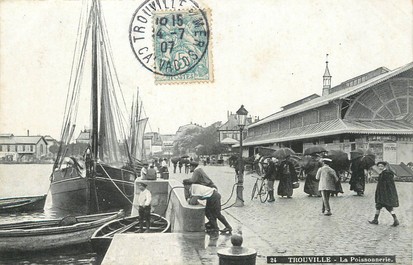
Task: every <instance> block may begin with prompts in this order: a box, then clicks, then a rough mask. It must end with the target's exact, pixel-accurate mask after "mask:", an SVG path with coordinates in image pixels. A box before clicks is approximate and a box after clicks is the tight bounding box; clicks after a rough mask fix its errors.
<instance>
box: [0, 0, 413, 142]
mask: <svg viewBox="0 0 413 265" xmlns="http://www.w3.org/2000/svg"><path fill="white" fill-rule="evenodd" d="M101 2H102V4H101V5H102V9H103V13H104V16H105V19H106V24H107V27H108V33H109V37H110V41H111V46H112V52H113V56H114V60H115V66H116V70H117V73H118V78H119V81H120V84H121V86H122V90H123V92H124V96H125V101H126V103H127V105H130V104H131V102H132V98H133V94H134V93H136V88H137V87H139V89H140V96H141V98H142V100H143V104H144V109H145V113H146V115H147V117H149V127H148V128H147V131H158V130H159V131H160V132H161V133H175V132H176V130H177V129H178V127H179V126H180V125H185V124H188V123H190V122H193V123H197V124H200V125H203V126H204V125H209V124H212V123H213V122H216V121H223V122H225V121H226V118H227V111H231V112H235V111H236V110H237V109H238V108H239V107H240V106H241V104H243V105H244V106H245V108H246V109H247V110H248V111H249V113H250V114H251V115H252V116H259V117H260V118H264V117H266V116H268V115H270V114H272V113H274V112H276V111H279V110H280V108H281V107H282V106H284V105H287V104H288V103H291V102H293V101H295V100H298V99H300V98H303V97H306V96H308V95H311V94H313V93H317V94H321V92H322V75H323V73H324V69H325V56H326V54H327V53H328V54H329V68H330V73H331V75H332V85H333V86H334V85H338V84H340V83H341V82H343V81H345V80H347V79H350V78H352V77H355V76H357V75H360V74H363V73H365V72H368V71H371V70H373V69H376V68H378V67H381V66H385V67H387V68H389V69H394V68H397V67H400V66H402V65H405V64H407V63H409V62H411V61H413V59H412V58H413V47H412V36H413V34H412V33H413V32H412V28H413V27H412V23H413V17H412V16H413V15H412V14H413V12H412V2H411V1H410V0H392V1H386V0H347V1H335V0H331V1H330V0H254V1H246V0H225V1H219V0H209V1H206V0H204V1H197V2H198V3H200V4H201V5H202V6H203V7H207V8H208V9H209V10H210V13H211V16H210V18H209V23H210V29H211V43H210V46H209V48H210V49H211V54H212V61H213V75H214V81H213V82H210V83H206V84H199V83H191V84H174V85H169V84H166V85H165V84H164V85H155V77H154V74H153V73H152V72H150V71H148V70H147V69H145V68H144V67H143V66H142V65H141V64H140V63H139V62H138V60H137V59H136V58H135V56H134V54H133V52H132V49H131V47H130V45H129V33H128V30H129V23H130V21H131V18H132V16H133V14H134V12H135V10H136V9H137V8H138V7H139V5H140V4H141V2H142V1H140V0H139V1H127V0H125V1H113V0H102V1H101ZM81 7H82V2H81V1H50V0H49V1H48V0H45V1H25V0H21V1H12V0H2V1H0V133H14V134H15V135H23V134H26V131H27V130H30V133H31V134H32V135H35V134H39V135H51V136H53V137H55V138H59V135H60V128H61V124H62V120H63V110H64V104H65V99H66V91H67V88H68V83H69V78H70V68H71V63H72V57H73V50H74V47H75V40H76V30H77V25H78V19H79V15H80V10H81ZM86 90H87V89H86ZM82 99H83V100H82V101H81V103H80V110H79V117H80V118H79V120H78V124H77V129H78V130H80V129H83V128H85V127H88V119H89V112H88V111H85V112H84V113H83V112H82V110H84V109H87V107H86V106H87V105H88V102H87V101H86V100H85V98H83V97H82Z"/></svg>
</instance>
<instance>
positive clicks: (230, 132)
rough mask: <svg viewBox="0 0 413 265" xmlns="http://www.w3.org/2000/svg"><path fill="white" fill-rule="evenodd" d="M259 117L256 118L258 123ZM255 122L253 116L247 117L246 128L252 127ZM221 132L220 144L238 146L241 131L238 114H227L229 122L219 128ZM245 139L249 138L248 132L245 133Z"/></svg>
mask: <svg viewBox="0 0 413 265" xmlns="http://www.w3.org/2000/svg"><path fill="white" fill-rule="evenodd" d="M258 119H259V118H258V117H254V122H255V121H258ZM252 122H253V119H252V117H251V116H249V117H247V120H246V126H247V127H248V125H250V124H251V123H252ZM218 132H219V142H220V143H222V144H229V145H231V144H236V143H239V140H240V138H239V136H240V129H239V126H238V119H237V114H233V113H230V112H229V111H228V112H227V121H226V122H225V123H224V124H222V125H221V126H219V127H218ZM242 134H243V138H242V139H245V137H246V136H247V130H244V131H243V133H242Z"/></svg>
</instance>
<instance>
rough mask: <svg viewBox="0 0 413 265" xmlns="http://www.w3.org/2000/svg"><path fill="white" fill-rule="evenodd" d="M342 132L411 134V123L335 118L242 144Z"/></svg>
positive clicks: (254, 137)
mask: <svg viewBox="0 0 413 265" xmlns="http://www.w3.org/2000/svg"><path fill="white" fill-rule="evenodd" d="M343 133H352V134H396V135H408V134H412V135H413V124H411V123H409V122H407V121H405V120H382V121H377V120H375V121H348V120H341V119H335V120H331V121H325V122H320V123H317V124H311V125H307V126H303V127H298V128H293V129H288V130H282V131H277V132H272V133H269V134H263V135H257V136H251V137H247V138H246V139H245V141H244V143H243V146H255V145H262V144H269V143H278V142H286V141H292V140H302V139H309V138H315V137H323V136H331V135H337V134H343ZM237 146H239V145H235V146H234V147H237Z"/></svg>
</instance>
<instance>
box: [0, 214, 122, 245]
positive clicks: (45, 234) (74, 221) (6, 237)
mask: <svg viewBox="0 0 413 265" xmlns="http://www.w3.org/2000/svg"><path fill="white" fill-rule="evenodd" d="M124 216H125V213H124V211H122V210H121V211H119V212H112V213H101V214H93V215H84V216H67V217H64V218H61V219H52V220H37V221H25V222H18V223H7V224H0V253H1V252H23V251H36V250H45V249H52V248H59V247H64V246H68V245H75V244H81V243H86V242H88V241H89V240H90V237H91V236H92V234H93V232H94V231H95V230H96V229H97V228H98V227H100V226H102V225H103V224H105V223H107V222H110V221H112V220H115V219H119V218H122V217H124Z"/></svg>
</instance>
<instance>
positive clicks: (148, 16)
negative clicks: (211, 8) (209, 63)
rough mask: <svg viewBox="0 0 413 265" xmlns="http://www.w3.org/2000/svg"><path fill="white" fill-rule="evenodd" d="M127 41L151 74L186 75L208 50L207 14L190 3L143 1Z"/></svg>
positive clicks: (135, 15) (174, 0)
mask: <svg viewBox="0 0 413 265" xmlns="http://www.w3.org/2000/svg"><path fill="white" fill-rule="evenodd" d="M129 41H130V45H131V47H132V51H133V53H134V55H135V57H136V58H137V59H138V61H139V62H140V63H141V64H142V65H143V66H144V67H145V68H146V69H148V70H150V71H152V72H153V73H155V74H158V75H163V76H177V75H180V74H183V73H186V72H188V71H190V70H191V69H192V68H194V67H195V66H196V65H197V64H198V63H199V62H200V61H201V59H202V58H203V57H204V55H205V54H206V53H207V50H208V43H209V25H208V20H207V15H206V12H205V11H204V10H202V9H201V8H200V7H199V5H198V4H197V3H196V2H195V1H193V0H187V1H177V0H166V1H158V0H146V1H145V2H144V3H142V4H141V5H140V6H139V7H138V9H137V10H136V11H135V13H134V15H133V17H132V20H131V23H130V27H129Z"/></svg>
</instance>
